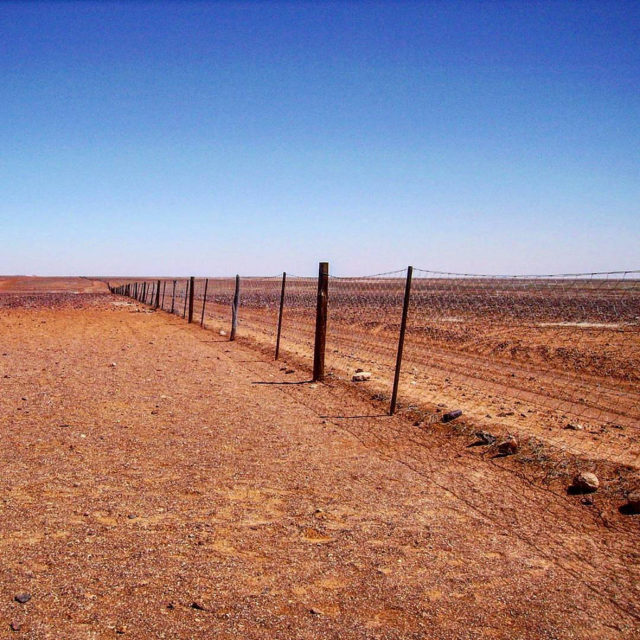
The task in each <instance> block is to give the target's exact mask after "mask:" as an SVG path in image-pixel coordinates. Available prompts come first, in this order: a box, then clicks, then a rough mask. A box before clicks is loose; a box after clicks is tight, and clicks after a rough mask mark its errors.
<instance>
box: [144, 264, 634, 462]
mask: <svg viewBox="0 0 640 640" xmlns="http://www.w3.org/2000/svg"><path fill="white" fill-rule="evenodd" d="M282 284H283V281H282V276H277V277H251V278H246V277H242V278H240V288H239V311H238V323H237V335H238V337H239V338H242V339H248V340H252V341H254V342H255V343H256V344H258V345H260V346H261V347H263V348H264V349H267V348H268V349H274V348H275V344H276V335H277V327H278V315H279V310H280V300H281V293H282ZM406 284H407V270H406V269H403V270H400V271H395V272H390V273H384V274H378V275H374V276H367V277H358V278H337V277H331V278H330V279H329V283H328V322H327V335H326V367H327V373H328V375H329V376H332V377H334V378H337V379H344V380H349V381H350V380H351V379H352V376H353V375H354V374H355V373H356V372H357V371H358V370H359V369H360V370H364V371H366V372H367V373H369V374H370V380H369V381H368V382H367V384H366V385H365V386H366V388H367V389H368V390H370V391H371V393H372V394H374V395H375V396H377V397H378V398H379V399H385V400H388V398H389V397H390V393H391V389H392V383H393V377H394V371H395V366H396V356H397V349H398V338H399V333H400V326H401V320H402V311H403V303H404V298H405V287H406ZM159 287H160V288H159V289H158V282H157V281H147V282H145V283H137V291H138V298H139V299H140V300H143V301H145V302H146V303H147V304H151V305H155V304H156V302H159V306H160V307H161V308H162V309H164V310H165V311H168V312H171V311H172V310H173V312H174V313H175V314H177V315H180V316H187V315H188V305H189V291H188V288H189V280H188V279H178V280H162V281H160V284H159ZM317 288H318V279H317V278H300V277H295V276H287V278H286V286H285V290H284V298H283V312H282V334H281V341H280V352H281V354H282V356H283V357H284V358H294V359H295V360H296V361H297V362H298V363H302V364H303V365H308V366H309V367H310V366H311V364H312V361H313V351H314V337H315V320H316V300H317ZM235 289H236V278H208V279H204V278H198V279H195V281H194V292H193V321H194V322H198V323H199V322H202V323H203V324H204V326H205V327H208V328H211V329H214V330H221V331H224V332H225V333H229V332H230V328H231V321H232V311H231V309H232V305H233V300H234V293H235ZM158 291H159V297H158V296H157V292H158ZM132 294H133V293H132ZM398 397H399V407H400V408H402V409H405V410H406V409H410V410H412V411H417V412H419V413H420V412H421V413H422V415H424V416H431V417H432V418H434V419H438V418H439V417H440V416H441V415H442V414H443V413H444V412H446V411H449V410H451V409H458V408H459V409H461V410H463V412H464V414H465V416H466V417H468V418H470V419H472V420H473V422H474V424H476V425H477V426H478V427H479V428H485V427H486V428H490V429H499V430H502V431H503V432H504V431H506V432H511V433H519V434H522V433H525V434H530V435H535V436H536V437H539V438H543V439H544V440H546V441H549V442H552V443H554V444H555V445H558V446H560V447H562V448H566V449H569V450H572V451H575V452H576V453H578V454H580V455H587V456H602V457H606V458H607V459H610V460H614V461H616V462H621V463H624V464H632V465H637V464H638V462H639V461H640V447H639V445H638V439H637V428H638V425H639V424H640V272H638V271H633V272H631V271H628V272H610V273H596V274H578V275H552V276H482V275H467V274H455V273H442V272H436V271H428V270H421V269H415V270H413V278H412V282H411V295H410V297H409V301H408V316H407V325H406V337H405V342H404V359H403V365H402V370H401V376H400V385H399V396H398Z"/></svg>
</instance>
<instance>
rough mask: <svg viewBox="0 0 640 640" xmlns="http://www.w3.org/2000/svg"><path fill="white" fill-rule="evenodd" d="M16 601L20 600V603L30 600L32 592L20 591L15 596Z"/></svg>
mask: <svg viewBox="0 0 640 640" xmlns="http://www.w3.org/2000/svg"><path fill="white" fill-rule="evenodd" d="M15 600H16V602H19V603H20V604H24V603H25V602H29V600H31V594H30V593H19V594H18V595H17V596H16V597H15Z"/></svg>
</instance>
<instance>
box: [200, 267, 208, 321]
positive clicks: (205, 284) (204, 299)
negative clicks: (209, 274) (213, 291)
mask: <svg viewBox="0 0 640 640" xmlns="http://www.w3.org/2000/svg"><path fill="white" fill-rule="evenodd" d="M208 287H209V278H206V279H205V281H204V296H203V297H202V316H201V317H200V326H201V327H204V307H205V305H206V304H207V288H208Z"/></svg>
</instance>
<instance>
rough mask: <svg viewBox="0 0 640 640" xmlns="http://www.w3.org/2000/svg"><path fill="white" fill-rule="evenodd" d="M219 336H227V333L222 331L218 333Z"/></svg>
mask: <svg viewBox="0 0 640 640" xmlns="http://www.w3.org/2000/svg"><path fill="white" fill-rule="evenodd" d="M218 334H219V335H221V336H226V335H227V332H226V331H224V330H223V329H220V331H218Z"/></svg>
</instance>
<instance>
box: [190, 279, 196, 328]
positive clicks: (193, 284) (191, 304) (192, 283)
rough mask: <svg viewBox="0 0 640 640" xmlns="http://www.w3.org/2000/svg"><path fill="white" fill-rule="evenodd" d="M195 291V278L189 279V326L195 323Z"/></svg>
mask: <svg viewBox="0 0 640 640" xmlns="http://www.w3.org/2000/svg"><path fill="white" fill-rule="evenodd" d="M194 289H195V278H194V277H193V276H191V277H190V278H189V324H191V323H192V322H193V292H194Z"/></svg>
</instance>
